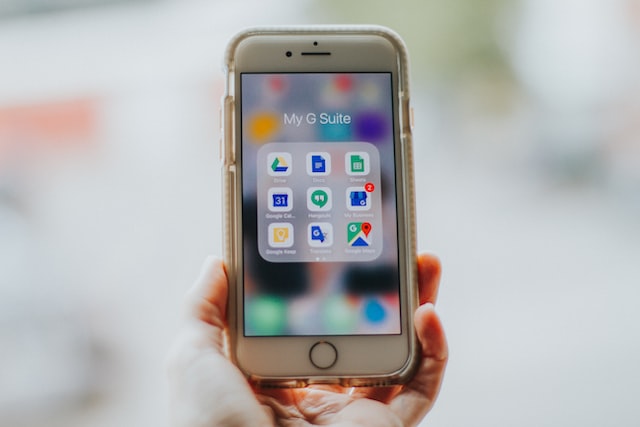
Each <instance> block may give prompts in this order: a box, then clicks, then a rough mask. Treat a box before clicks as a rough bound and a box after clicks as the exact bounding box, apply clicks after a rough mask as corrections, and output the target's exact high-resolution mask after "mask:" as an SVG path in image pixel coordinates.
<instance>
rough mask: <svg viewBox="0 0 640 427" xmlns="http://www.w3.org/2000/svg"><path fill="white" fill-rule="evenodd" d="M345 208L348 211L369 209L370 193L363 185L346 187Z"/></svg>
mask: <svg viewBox="0 0 640 427" xmlns="http://www.w3.org/2000/svg"><path fill="white" fill-rule="evenodd" d="M347 209H349V210H350V211H368V210H369V209H371V194H370V193H368V192H367V191H366V190H365V189H364V188H363V187H349V188H347Z"/></svg>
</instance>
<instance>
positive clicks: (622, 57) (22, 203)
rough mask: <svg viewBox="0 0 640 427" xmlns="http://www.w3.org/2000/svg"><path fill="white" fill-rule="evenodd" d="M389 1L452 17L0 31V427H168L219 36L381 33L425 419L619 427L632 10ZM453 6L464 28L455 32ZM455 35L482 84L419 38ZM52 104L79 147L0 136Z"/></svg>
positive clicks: (196, 238) (627, 374)
mask: <svg viewBox="0 0 640 427" xmlns="http://www.w3.org/2000/svg"><path fill="white" fill-rule="evenodd" d="M374 3H375V2H374ZM408 3H410V5H409V6H407V7H406V8H405V10H404V11H403V12H402V13H405V14H410V15H414V16H417V17H419V16H420V15H421V14H424V15H425V16H426V15H429V14H431V15H429V19H430V20H431V21H430V22H434V21H438V13H441V14H443V16H445V15H446V16H447V17H448V19H449V20H445V21H444V22H445V23H448V22H452V23H451V25H450V26H449V27H446V28H444V27H443V28H438V27H437V25H435V24H433V25H432V26H428V27H421V26H420V25H418V24H416V23H415V22H414V21H411V20H408V21H407V23H406V24H405V25H406V26H403V24H402V23H398V22H395V21H394V18H393V16H392V15H393V13H391V11H392V10H391V9H390V7H389V6H386V5H384V4H383V3H381V2H378V3H375V4H372V5H371V7H370V8H367V9H366V10H365V9H362V8H363V7H364V6H366V5H367V4H368V3H363V2H352V3H350V4H349V5H344V6H340V5H338V6H336V5H335V4H333V3H329V4H324V3H323V2H311V1H306V2H287V1H276V2H269V3H268V4H266V3H264V2H259V1H239V2H222V1H217V2H204V1H188V2H186V1H185V2H179V1H158V2H144V3H136V4H131V5H127V4H121V5H113V6H101V7H94V8H86V9H77V10H67V11H60V12H53V13H43V14H35V15H19V16H12V17H5V18H4V19H3V20H2V21H0V58H2V60H1V61H0V62H1V63H2V66H1V67H0V195H1V197H0V425H7V426H9V425H11V426H25V427H26V426H29V427H32V426H44V425H47V426H68V425H83V426H89V427H94V426H96V427H97V426H115V425H141V426H143V425H167V417H166V409H165V408H166V385H165V379H164V367H163V363H164V357H165V355H166V352H167V350H168V348H169V346H170V344H171V341H172V339H173V337H174V335H175V334H176V331H177V328H178V325H179V320H180V316H181V314H180V303H181V299H182V296H183V294H184V293H185V291H186V290H187V289H188V287H189V285H190V283H191V281H192V280H193V279H194V278H195V276H196V274H197V272H198V270H199V266H200V264H201V262H202V260H203V259H204V257H205V256H206V255H207V254H209V253H220V251H221V235H220V229H221V224H220V212H219V203H220V194H219V187H220V185H219V174H220V172H219V164H218V145H217V140H218V126H219V123H218V105H219V97H220V95H221V91H222V78H223V77H222V73H221V70H220V64H221V61H222V55H223V49H224V46H225V43H226V41H227V40H228V39H229V37H231V35H232V34H234V33H235V32H236V31H238V30H239V29H241V28H242V27H245V26H248V25H259V24H277V23H280V24H288V23H292V22H294V23H328V22H338V21H341V20H349V21H351V22H373V23H380V24H388V25H392V26H394V28H395V29H396V30H397V31H398V32H399V33H400V34H401V35H406V36H407V42H408V44H409V49H410V53H411V54H412V55H413V56H415V57H416V61H414V64H416V65H414V69H413V88H414V95H413V100H414V107H415V110H416V119H417V120H416V122H417V125H416V129H415V141H416V148H415V152H416V163H417V164H418V168H417V173H418V176H417V179H416V182H417V183H418V188H417V193H418V200H417V202H418V212H419V219H418V226H419V243H420V247H421V248H423V249H425V250H428V251H431V252H434V253H436V254H437V255H439V256H440V257H441V259H442V261H443V265H444V274H443V279H442V285H441V292H440V296H439V302H438V310H439V312H440V313H441V315H442V317H443V321H444V324H445V329H446V331H447V334H448V337H449V340H450V347H451V361H450V365H449V367H448V370H447V376H446V379H445V383H444V386H443V389H442V393H441V396H440V399H439V401H438V402H437V404H436V406H435V408H434V410H433V411H432V412H431V414H430V415H429V416H428V417H427V419H426V421H425V423H424V425H434V426H467V425H471V424H473V425H479V426H495V425H517V426H573V425H576V426H577V425H580V426H601V425H616V426H634V425H638V423H639V422H640V418H639V417H638V416H637V414H636V411H635V407H634V403H635V400H636V399H635V394H637V393H635V388H636V385H637V384H640V369H638V368H637V366H636V363H635V361H636V360H640V315H638V311H637V310H636V308H635V305H636V304H635V302H636V300H637V299H638V298H639V297H640V290H639V288H638V284H640V221H639V220H638V218H640V174H639V173H638V171H640V148H639V146H640V141H639V139H640V129H639V128H638V126H637V123H640V82H639V81H638V77H637V76H638V75H640V73H638V71H640V70H639V69H638V68H639V66H640V65H639V64H640V61H639V58H638V52H640V50H638V49H637V47H638V42H639V40H640V36H639V29H640V12H639V10H640V6H638V2H637V1H636V2H634V1H623V0H616V1H613V2H612V1H605V0H602V1H595V0H591V1H589V2H578V1H571V0H563V1H561V2H550V1H544V2H538V1H527V0H523V1H520V2H511V3H505V2H492V6H491V9H489V11H484V14H480V12H481V11H475V12H474V11H473V10H472V11H470V12H469V11H467V10H466V9H465V7H467V6H465V5H464V3H463V2H460V1H456V2H451V6H449V5H448V3H447V2H439V3H430V4H427V5H422V4H421V3H420V2H415V1H412V2H408ZM487 4H489V3H487ZM342 7H344V9H342ZM476 7H479V6H476ZM359 8H360V9H359ZM448 8H452V9H448ZM385 12H386V13H385ZM465 13H467V14H468V15H469V16H470V18H469V17H467V18H465V19H467V20H470V22H475V21H474V20H473V17H474V16H477V17H478V18H477V19H476V20H480V21H481V23H483V25H478V26H477V27H474V26H468V27H466V26H463V25H458V24H456V22H458V21H456V19H458V17H459V16H461V15H463V14H465ZM474 13H477V15H473V14H474ZM398 14H401V12H399V11H398ZM358 16H360V18H358ZM465 16H467V15H465ZM485 16H488V17H489V18H486V17H485ZM416 19H417V18H416ZM487 19H489V21H487ZM416 22H419V20H417V21H416ZM463 22H467V21H464V20H463ZM443 25H444V24H443ZM477 28H480V30H478V29H477ZM487 28H488V29H489V30H487ZM473 31H479V33H478V34H480V35H482V36H483V37H486V38H487V39H488V40H489V39H491V38H492V37H493V38H495V45H494V46H493V47H491V49H493V50H491V49H488V50H487V51H489V52H490V53H489V54H487V55H488V57H490V58H493V57H492V56H491V55H497V58H498V59H493V61H494V62H495V63H496V64H498V65H496V68H495V69H494V68H491V67H490V66H489V68H487V67H488V66H487V65H486V64H487V62H486V61H485V59H483V58H480V59H478V58H475V57H474V55H473V54H471V53H470V54H462V53H460V52H462V50H463V49H461V50H460V51H459V52H458V53H459V54H460V58H461V59H460V60H453V59H451V58H452V56H451V55H454V56H455V54H456V52H449V54H445V53H446V50H447V49H448V48H449V49H450V48H451V47H450V45H449V44H448V40H449V39H448V38H447V37H444V36H443V37H442V38H439V34H440V35H441V34H445V35H446V34H456V35H459V37H460V38H461V39H462V41H460V40H457V41H456V43H457V44H455V46H466V45H465V42H464V40H466V39H465V37H466V38H467V39H469V38H471V39H472V38H473V37H476V34H475V33H474V32H473ZM487 31H489V33H490V34H488V35H487ZM493 31H495V32H493ZM427 35H428V37H429V38H428V39H426V37H427ZM452 43H453V41H452ZM433 46H435V47H436V48H434V47H433ZM483 49H484V48H483ZM478 51H480V52H483V50H482V49H480V50H478ZM443 52H444V53H443ZM470 52H476V51H474V50H473V49H471V50H470ZM438 58H440V60H441V61H442V63H440V62H438ZM443 58H445V59H443ZM454 59H455V58H454ZM446 61H450V62H447V63H446V64H445V65H446V66H445V65H442V64H444V63H445V62H446ZM483 61H484V62H483ZM479 63H481V64H482V66H478V67H477V68H474V67H476V65H477V64H479ZM438 64H440V65H438ZM451 64H454V65H451ZM456 64H457V65H456ZM490 64H492V63H490ZM438 67H440V68H438ZM500 67H502V68H500ZM443 70H444V71H443ZM492 70H493V71H492ZM495 70H501V71H499V72H498V71H495ZM442 75H448V76H449V78H447V79H443V78H442V77H441V76H442ZM75 99H84V100H88V101H86V103H84V104H82V105H85V110H83V111H85V112H88V114H89V116H90V117H91V118H92V119H91V120H89V123H90V126H89V131H88V133H87V132H85V133H81V134H82V135H84V136H83V137H81V138H79V139H81V141H75V142H74V143H64V141H62V142H60V141H57V140H55V138H53V139H52V140H51V141H48V140H47V139H46V138H45V140H44V142H42V141H40V140H39V138H40V137H39V136H38V135H40V134H37V135H36V136H33V135H32V133H30V132H29V131H28V129H27V131H25V130H24V129H22V130H21V129H18V130H16V128H15V126H14V127H10V128H9V129H10V130H11V133H10V134H9V136H7V132H5V133H4V134H3V133H2V129H5V130H6V129H7V124H6V117H13V116H9V114H10V113H8V112H7V111H12V112H13V113H11V114H14V113H15V110H16V108H17V109H18V110H20V109H21V108H23V107H25V106H26V107H29V106H41V105H46V106H49V107H48V108H49V110H47V111H51V108H53V110H54V111H55V106H56V105H60V104H64V103H65V102H67V101H68V100H75ZM51 105H53V106H54V107H51ZM20 111H22V110H20ZM29 111H31V110H29ZM20 114H22V115H24V114H26V113H20ZM27 115H28V114H27ZM3 117H4V118H5V122H3V121H2V120H3ZM3 123H4V124H3ZM27 123H31V122H27ZM2 126H4V128H3V127H2ZM54 133H55V132H54ZM16 135H17V136H16Z"/></svg>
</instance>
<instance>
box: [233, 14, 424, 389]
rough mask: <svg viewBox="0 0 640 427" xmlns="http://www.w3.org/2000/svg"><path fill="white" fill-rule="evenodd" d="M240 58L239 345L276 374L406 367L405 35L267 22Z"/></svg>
mask: <svg viewBox="0 0 640 427" xmlns="http://www.w3.org/2000/svg"><path fill="white" fill-rule="evenodd" d="M225 64H226V73H227V85H226V92H225V96H224V99H223V141H222V149H223V178H224V179H223V182H224V194H225V199H224V210H225V212H224V220H225V233H226V236H225V239H226V247H225V262H226V267H227V274H228V278H229V285H230V286H229V287H230V289H229V291H230V292H229V305H228V313H229V314H228V322H229V342H230V353H231V357H232V359H233V360H234V362H235V363H236V364H237V365H238V366H239V367H240V369H241V370H242V371H243V372H244V373H245V374H246V375H247V377H248V378H249V379H250V380H251V381H253V382H255V383H259V384H264V385H272V386H273V385H275V386H285V387H286V386H291V387H295V386H303V385H306V384H311V383H338V384H342V385H374V384H376V385H381V384H396V383H401V382H403V381H406V380H407V379H408V378H410V376H411V375H412V373H413V372H414V369H415V368H416V363H417V360H418V358H417V357H416V352H417V345H416V338H415V333H414V327H413V312H414V310H415V309H416V306H417V285H416V279H417V273H416V252H415V219H414V218H415V213H414V188H413V159H412V154H411V123H410V121H411V120H410V107H409V87H408V78H407V72H408V70H407V54H406V49H405V47H404V44H403V42H402V41H401V39H400V38H399V37H398V36H397V35H396V34H395V33H393V32H392V31H390V30H388V29H386V28H382V27H360V26H355V27H291V28H258V29H250V30H247V31H244V32H242V33H240V34H238V35H237V36H236V37H235V38H234V39H233V40H232V41H231V42H230V44H229V47H228V50H227V56H226V62H225Z"/></svg>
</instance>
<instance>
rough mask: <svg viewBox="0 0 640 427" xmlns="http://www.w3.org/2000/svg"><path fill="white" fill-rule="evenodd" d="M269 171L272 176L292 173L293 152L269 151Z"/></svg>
mask: <svg viewBox="0 0 640 427" xmlns="http://www.w3.org/2000/svg"><path fill="white" fill-rule="evenodd" d="M267 172H268V173H269V175H271V176H287V175H291V153H269V154H268V155H267Z"/></svg>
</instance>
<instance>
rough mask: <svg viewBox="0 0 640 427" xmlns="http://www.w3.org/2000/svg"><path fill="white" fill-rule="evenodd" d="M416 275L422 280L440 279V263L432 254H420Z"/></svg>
mask: <svg viewBox="0 0 640 427" xmlns="http://www.w3.org/2000/svg"><path fill="white" fill-rule="evenodd" d="M418 273H419V274H420V276H421V277H422V278H424V279H425V280H426V279H431V278H437V279H439V278H440V274H441V273H442V262H441V261H440V258H438V257H437V256H435V255H433V254H428V253H421V254H419V255H418Z"/></svg>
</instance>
